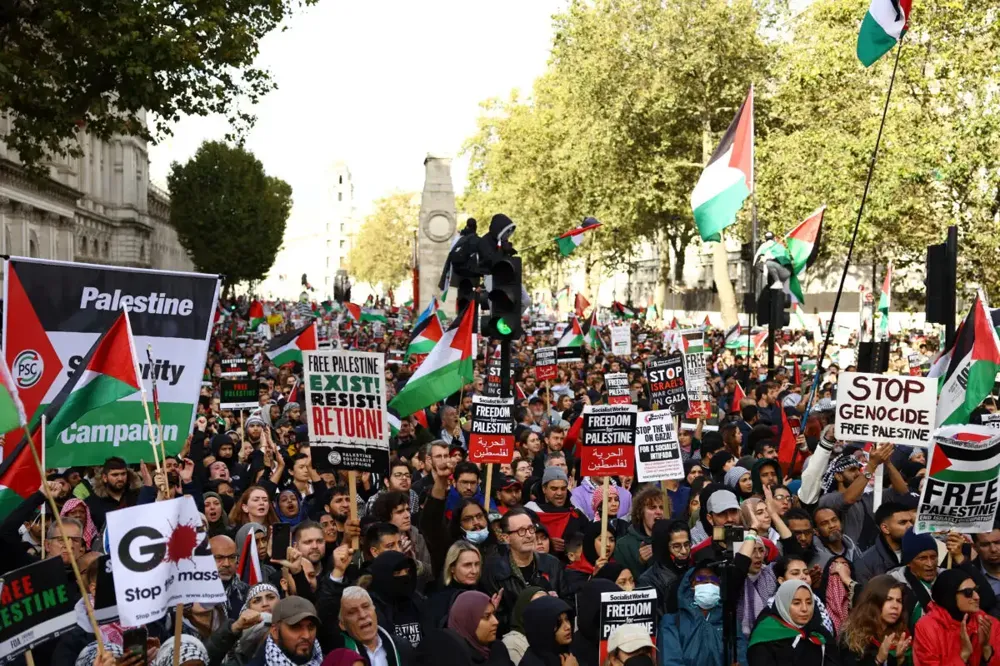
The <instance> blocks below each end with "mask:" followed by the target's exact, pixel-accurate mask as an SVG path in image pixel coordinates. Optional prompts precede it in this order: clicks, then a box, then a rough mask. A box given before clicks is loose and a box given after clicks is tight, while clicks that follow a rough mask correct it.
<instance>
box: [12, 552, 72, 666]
mask: <svg viewBox="0 0 1000 666" xmlns="http://www.w3.org/2000/svg"><path fill="white" fill-rule="evenodd" d="M71 584H72V585H74V586H75V583H70V581H69V579H67V578H66V568H65V567H64V566H63V562H62V558H60V557H50V558H49V559H47V560H42V561H41V562H35V563H34V564H29V565H28V566H26V567H21V568H20V569H15V570H13V571H8V572H7V573H6V574H4V576H3V577H2V578H0V587H2V590H0V659H2V661H3V662H4V663H10V662H12V661H14V659H15V658H16V657H18V656H19V655H22V654H24V653H25V652H27V651H28V650H30V649H32V648H34V647H35V646H36V645H40V644H42V643H44V642H46V641H48V640H51V639H53V638H56V637H58V636H59V635H61V634H63V633H65V632H67V631H69V630H70V629H72V628H73V627H75V626H76V613H75V612H74V606H75V604H74V602H73V601H72V597H71V596H70V589H71V588H70V585H71Z"/></svg>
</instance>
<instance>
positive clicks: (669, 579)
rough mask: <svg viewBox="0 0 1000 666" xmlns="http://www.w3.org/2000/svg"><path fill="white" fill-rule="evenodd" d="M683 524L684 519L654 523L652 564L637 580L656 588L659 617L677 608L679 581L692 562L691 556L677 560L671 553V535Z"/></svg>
mask: <svg viewBox="0 0 1000 666" xmlns="http://www.w3.org/2000/svg"><path fill="white" fill-rule="evenodd" d="M683 525H684V522H683V521H670V520H658V521H656V522H655V523H654V524H653V560H652V564H650V566H649V568H648V569H646V570H645V571H644V572H643V573H642V575H641V576H639V579H638V580H637V581H636V583H637V585H638V587H652V588H654V589H655V590H656V610H657V613H656V617H657V618H659V617H661V616H662V615H663V614H664V613H673V612H674V611H676V610H677V583H678V582H679V581H680V579H681V576H683V575H684V572H685V571H687V570H688V567H689V566H690V564H691V560H690V558H688V559H687V560H683V561H677V560H675V559H674V558H673V556H672V555H671V554H670V535H671V533H672V532H674V531H675V529H676V528H679V527H680V526H683ZM688 535H689V536H690V531H689V532H688Z"/></svg>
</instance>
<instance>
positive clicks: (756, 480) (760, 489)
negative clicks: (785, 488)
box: [750, 458, 782, 497]
mask: <svg viewBox="0 0 1000 666" xmlns="http://www.w3.org/2000/svg"><path fill="white" fill-rule="evenodd" d="M768 466H770V467H773V468H774V470H775V472H777V474H778V483H781V478H782V471H781V465H779V464H778V461H777V460H770V459H768V458H761V459H760V460H758V461H757V462H755V463H754V464H753V468H752V469H751V470H750V480H751V481H753V494H754V495H760V496H761V497H763V496H764V486H763V484H761V482H760V471H761V470H762V469H763V468H764V467H768Z"/></svg>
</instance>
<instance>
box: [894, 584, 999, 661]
mask: <svg viewBox="0 0 1000 666" xmlns="http://www.w3.org/2000/svg"><path fill="white" fill-rule="evenodd" d="M932 596H933V599H934V603H933V604H931V605H930V608H929V609H928V610H927V612H926V613H925V614H924V616H923V617H921V618H920V620H919V621H918V622H917V626H916V627H915V629H914V631H913V659H914V663H916V664H948V663H956V662H955V658H956V657H958V659H961V663H964V664H970V665H972V666H979V665H980V664H988V663H990V662H991V661H992V659H993V655H994V653H995V650H996V649H1000V622H998V621H997V620H996V619H995V618H992V617H990V616H988V615H987V614H986V613H984V612H983V611H982V610H981V608H980V606H979V586H977V585H976V582H975V580H973V578H972V575H971V574H969V573H967V572H965V571H962V570H958V569H951V570H948V571H944V572H942V573H941V575H940V576H938V577H937V580H935V581H934V586H933V588H932Z"/></svg>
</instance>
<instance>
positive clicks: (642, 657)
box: [624, 654, 655, 666]
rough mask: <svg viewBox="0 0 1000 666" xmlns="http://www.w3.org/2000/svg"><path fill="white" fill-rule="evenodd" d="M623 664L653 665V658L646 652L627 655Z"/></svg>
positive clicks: (635, 665)
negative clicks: (632, 655) (631, 655)
mask: <svg viewBox="0 0 1000 666" xmlns="http://www.w3.org/2000/svg"><path fill="white" fill-rule="evenodd" d="M624 664H625V666H655V665H654V664H653V658H652V657H650V656H649V655H648V654H637V655H635V656H634V657H629V658H628V659H626V660H625V662H624Z"/></svg>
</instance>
